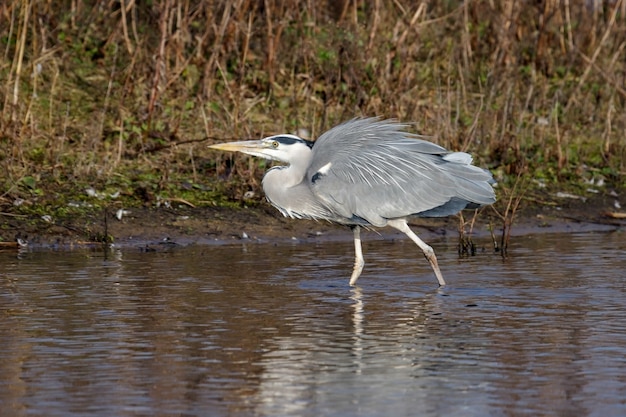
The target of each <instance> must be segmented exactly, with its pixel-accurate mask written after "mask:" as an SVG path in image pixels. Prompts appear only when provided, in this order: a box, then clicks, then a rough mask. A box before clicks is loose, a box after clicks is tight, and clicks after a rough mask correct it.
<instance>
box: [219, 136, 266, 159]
mask: <svg viewBox="0 0 626 417" xmlns="http://www.w3.org/2000/svg"><path fill="white" fill-rule="evenodd" d="M209 148H211V149H219V150H220V151H231V152H242V153H245V154H248V155H252V156H258V157H261V158H268V159H273V157H272V155H271V154H268V153H267V151H268V150H270V149H271V146H270V145H269V144H268V143H267V142H264V141H262V140H246V141H241V142H227V143H218V144H215V145H209Z"/></svg>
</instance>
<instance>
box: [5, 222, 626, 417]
mask: <svg viewBox="0 0 626 417" xmlns="http://www.w3.org/2000/svg"><path fill="white" fill-rule="evenodd" d="M364 238H365V240H366V241H365V243H364V251H365V258H366V266H365V270H364V273H363V275H362V276H361V278H360V280H359V285H360V286H359V287H357V288H350V287H349V286H348V285H347V281H348V276H349V273H350V268H351V263H352V244H351V243H350V242H345V243H324V244H312V245H308V244H294V245H286V244H285V245H272V244H242V245H236V246H193V247H187V248H182V249H175V250H171V251H165V252H148V253H145V252H141V251H139V250H138V249H124V250H115V251H113V252H110V253H108V254H105V253H103V252H102V251H86V250H81V251H59V252H54V251H34V252H25V253H21V254H19V255H18V254H16V253H15V252H0V415H2V416H73V415H76V416H77V415H92V416H113V415H115V416H230V415H237V416H540V415H542V416H550V415H554V416H602V417H610V416H624V415H626V316H625V315H624V311H626V297H625V295H626V294H625V289H626V237H625V236H624V234H623V233H619V232H616V233H606V234H563V235H557V234H555V235H536V236H528V237H516V238H514V242H513V247H512V249H511V251H512V253H511V257H510V258H509V259H508V260H506V261H503V260H502V259H501V258H500V257H499V256H497V255H493V254H491V253H490V252H489V251H485V252H482V253H479V254H478V255H477V256H475V257H472V258H468V259H459V258H458V257H457V255H456V251H455V248H454V244H455V242H454V241H453V240H450V241H439V242H432V243H433V246H434V247H435V250H436V251H437V253H438V256H439V261H440V262H439V263H440V266H441V269H442V271H443V273H444V276H445V277H446V280H447V281H448V282H449V285H448V286H446V287H445V288H443V289H437V285H436V280H435V278H434V276H433V274H432V272H431V271H430V269H429V267H428V264H427V262H426V261H425V260H424V258H423V257H422V256H421V255H420V254H419V252H418V249H417V248H416V247H414V246H413V244H412V243H411V242H409V241H408V240H407V241H402V242H390V241H385V240H376V241H373V242H372V241H370V242H369V243H368V242H367V239H368V238H370V239H371V238H372V236H371V234H369V233H368V234H366V235H365V236H364ZM479 244H480V245H484V246H488V244H489V242H487V241H485V242H479Z"/></svg>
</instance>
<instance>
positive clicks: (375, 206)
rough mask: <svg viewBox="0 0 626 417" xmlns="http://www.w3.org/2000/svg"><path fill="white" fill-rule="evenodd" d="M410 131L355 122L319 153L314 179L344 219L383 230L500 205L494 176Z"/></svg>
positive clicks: (325, 141) (335, 132) (316, 189)
mask: <svg viewBox="0 0 626 417" xmlns="http://www.w3.org/2000/svg"><path fill="white" fill-rule="evenodd" d="M402 128H403V125H401V124H398V123H395V122H391V121H379V120H377V119H355V120H351V121H349V122H346V123H344V124H342V125H339V126H337V127H335V128H333V129H331V130H329V131H328V132H326V133H325V134H323V135H322V136H321V137H320V138H319V139H318V140H317V141H316V142H315V145H314V146H313V156H312V161H311V165H310V167H309V169H308V171H307V180H308V181H309V186H310V187H311V190H312V191H313V193H314V194H315V195H316V196H317V197H318V198H319V199H320V200H321V201H323V203H324V205H325V206H326V207H328V208H329V209H331V210H332V211H333V212H335V213H336V214H337V215H338V216H340V217H343V218H345V219H346V221H348V219H354V218H359V219H364V220H366V221H367V222H369V223H370V224H372V225H374V226H382V225H384V224H385V223H386V220H387V219H392V218H398V217H405V216H408V215H422V216H433V217H437V216H447V215H450V214H454V213H457V212H459V211H460V210H462V209H463V208H465V207H466V206H467V205H468V204H469V205H472V204H473V205H484V204H491V203H493V202H494V201H495V196H494V192H493V188H492V187H491V185H490V182H492V181H493V179H492V176H491V174H490V173H489V172H488V171H485V170H483V169H481V168H478V167H475V166H473V165H471V157H470V156H469V155H468V154H466V153H462V152H454V153H450V152H448V151H447V150H446V149H445V148H442V147H441V146H439V145H436V144H434V143H431V142H427V141H425V140H420V139H418V138H417V137H416V136H413V135H410V134H407V133H406V132H404V131H403V130H402Z"/></svg>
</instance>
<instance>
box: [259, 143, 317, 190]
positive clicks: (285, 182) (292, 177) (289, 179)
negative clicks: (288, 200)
mask: <svg viewBox="0 0 626 417" xmlns="http://www.w3.org/2000/svg"><path fill="white" fill-rule="evenodd" d="M310 164H311V152H307V153H305V154H302V155H298V157H297V159H294V160H292V161H291V162H290V163H289V165H287V166H284V167H281V168H280V169H276V170H274V171H276V172H275V173H274V174H275V175H277V176H279V177H280V181H281V185H282V186H283V187H285V188H290V187H293V186H295V185H298V184H300V183H301V182H302V180H303V179H304V176H305V175H306V170H307V168H308V167H309V165H310ZM268 174H269V173H268Z"/></svg>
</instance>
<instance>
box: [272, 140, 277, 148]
mask: <svg viewBox="0 0 626 417" xmlns="http://www.w3.org/2000/svg"><path fill="white" fill-rule="evenodd" d="M272 148H274V149H276V148H278V141H275V140H273V141H272Z"/></svg>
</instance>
